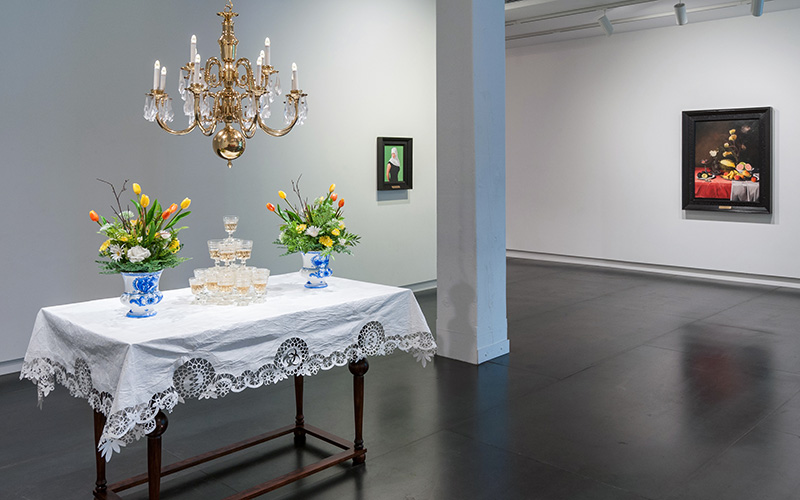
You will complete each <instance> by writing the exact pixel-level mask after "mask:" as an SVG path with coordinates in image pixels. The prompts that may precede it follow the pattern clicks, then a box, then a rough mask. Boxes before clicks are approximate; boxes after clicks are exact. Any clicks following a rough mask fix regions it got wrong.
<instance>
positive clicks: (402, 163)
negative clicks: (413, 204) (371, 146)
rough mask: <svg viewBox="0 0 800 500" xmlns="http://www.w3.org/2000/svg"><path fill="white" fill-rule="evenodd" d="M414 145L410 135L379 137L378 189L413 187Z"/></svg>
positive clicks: (390, 189) (389, 189)
mask: <svg viewBox="0 0 800 500" xmlns="http://www.w3.org/2000/svg"><path fill="white" fill-rule="evenodd" d="M412 146H413V140H412V139H411V138H410V137H378V191H392V190H398V189H411V187H412V186H413V184H412V182H411V181H412V179H413V173H414V170H413V163H414V151H413V148H412Z"/></svg>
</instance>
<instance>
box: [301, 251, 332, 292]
mask: <svg viewBox="0 0 800 500" xmlns="http://www.w3.org/2000/svg"><path fill="white" fill-rule="evenodd" d="M300 256H301V257H303V267H302V268H301V269H300V275H301V276H302V277H303V278H304V279H305V280H306V285H305V287H306V288H325V287H326V286H328V282H326V281H325V278H327V277H328V276H330V275H332V274H333V271H331V269H330V268H329V267H328V263H329V262H330V261H331V257H330V255H320V252H306V253H303V252H300Z"/></svg>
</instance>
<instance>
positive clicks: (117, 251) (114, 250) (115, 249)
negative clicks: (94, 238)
mask: <svg viewBox="0 0 800 500" xmlns="http://www.w3.org/2000/svg"><path fill="white" fill-rule="evenodd" d="M122 252H123V250H122V247H121V246H119V245H111V246H110V247H108V253H110V254H111V260H113V261H114V262H119V261H120V260H121V259H122Z"/></svg>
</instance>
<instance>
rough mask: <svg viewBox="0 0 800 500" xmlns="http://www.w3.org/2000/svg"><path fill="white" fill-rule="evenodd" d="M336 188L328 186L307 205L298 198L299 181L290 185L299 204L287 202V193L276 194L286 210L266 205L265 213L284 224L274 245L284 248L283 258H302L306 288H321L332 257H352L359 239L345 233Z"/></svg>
mask: <svg viewBox="0 0 800 500" xmlns="http://www.w3.org/2000/svg"><path fill="white" fill-rule="evenodd" d="M334 189H336V184H331V187H330V188H329V189H328V192H327V193H326V194H325V196H321V197H319V198H317V199H315V200H314V201H313V202H311V203H309V202H308V200H307V199H303V197H302V196H301V195H300V179H299V178H298V179H297V181H296V182H295V181H292V191H294V193H295V194H296V195H297V198H298V200H299V204H298V205H297V206H295V205H292V203H291V202H289V201H288V200H287V199H286V193H284V192H283V191H278V196H280V198H281V199H282V200H284V201H285V202H286V205H287V208H284V209H282V208H281V206H280V205H273V204H272V203H267V209H268V210H269V211H270V212H273V213H275V214H276V215H277V216H278V217H280V218H281V220H282V221H283V224H282V225H281V227H280V231H281V232H280V234H279V235H278V239H277V240H276V241H275V243H276V244H278V245H280V246H282V247H284V248H285V249H286V252H285V253H284V254H283V255H288V254H290V253H296V252H300V253H301V254H302V256H303V268H302V269H301V270H300V273H301V275H303V276H304V277H305V278H306V279H307V280H308V281H307V282H306V285H305V286H306V287H307V288H324V287H326V286H327V283H326V282H325V278H327V277H328V276H330V275H331V274H332V273H331V270H330V269H329V268H328V263H329V261H330V257H331V254H333V253H347V254H349V253H351V250H350V249H351V248H352V247H354V246H356V245H357V244H358V242H359V239H360V237H359V236H358V235H357V234H354V233H351V232H349V231H347V229H346V226H345V223H344V216H343V215H342V207H344V199H341V198H339V195H337V194H336V193H335V192H334Z"/></svg>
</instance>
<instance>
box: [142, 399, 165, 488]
mask: <svg viewBox="0 0 800 500" xmlns="http://www.w3.org/2000/svg"><path fill="white" fill-rule="evenodd" d="M155 420H156V428H155V429H153V432H151V433H150V434H148V435H147V484H148V490H149V492H150V495H149V498H150V500H158V499H159V496H160V495H161V435H162V434H164V431H166V430H167V425H168V424H169V421H168V420H167V416H166V415H164V413H163V412H162V411H160V410H159V412H158V413H157V414H156V418H155Z"/></svg>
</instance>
